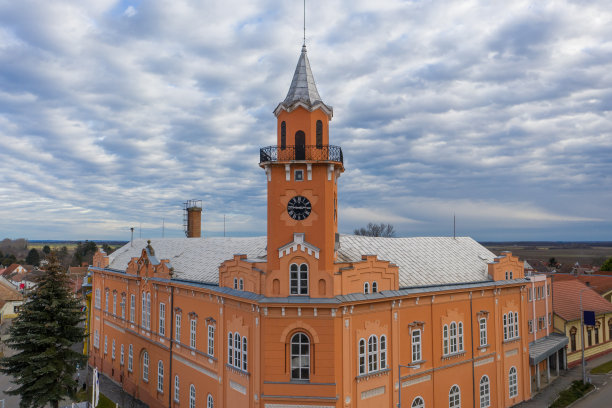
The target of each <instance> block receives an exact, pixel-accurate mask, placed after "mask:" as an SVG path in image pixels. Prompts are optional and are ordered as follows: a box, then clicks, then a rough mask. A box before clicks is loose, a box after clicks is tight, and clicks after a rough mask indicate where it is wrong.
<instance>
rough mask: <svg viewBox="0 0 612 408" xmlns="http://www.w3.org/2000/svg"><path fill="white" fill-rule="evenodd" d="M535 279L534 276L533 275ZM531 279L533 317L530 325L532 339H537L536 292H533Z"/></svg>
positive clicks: (533, 285) (533, 286) (533, 283)
mask: <svg viewBox="0 0 612 408" xmlns="http://www.w3.org/2000/svg"><path fill="white" fill-rule="evenodd" d="M533 278H534V279H535V276H534V277H533ZM534 279H532V280H531V308H532V310H533V316H532V317H533V319H532V322H531V327H532V329H533V341H536V340H537V339H538V325H537V324H536V308H535V304H536V294H535V281H534Z"/></svg>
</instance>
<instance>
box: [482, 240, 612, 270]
mask: <svg viewBox="0 0 612 408" xmlns="http://www.w3.org/2000/svg"><path fill="white" fill-rule="evenodd" d="M483 245H484V246H486V247H487V248H488V249H489V250H490V251H491V252H493V253H495V254H497V255H499V254H500V253H501V252H502V251H511V252H512V254H513V255H516V256H518V257H519V258H520V259H523V260H525V259H539V260H542V261H548V260H549V259H550V258H555V259H556V260H557V262H560V263H562V264H568V263H571V264H574V263H576V262H579V263H581V264H594V265H597V266H599V265H601V264H602V263H603V262H604V261H605V260H606V259H608V258H611V257H612V243H606V244H605V246H604V245H602V246H599V245H601V244H598V245H589V244H575V243H559V244H554V243H546V244H545V245H517V244H511V243H502V244H497V243H484V244H483Z"/></svg>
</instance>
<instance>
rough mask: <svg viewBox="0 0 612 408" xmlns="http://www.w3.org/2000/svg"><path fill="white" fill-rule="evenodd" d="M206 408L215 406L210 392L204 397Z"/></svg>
mask: <svg viewBox="0 0 612 408" xmlns="http://www.w3.org/2000/svg"><path fill="white" fill-rule="evenodd" d="M206 408H215V401H214V400H213V396H212V394H208V397H206Z"/></svg>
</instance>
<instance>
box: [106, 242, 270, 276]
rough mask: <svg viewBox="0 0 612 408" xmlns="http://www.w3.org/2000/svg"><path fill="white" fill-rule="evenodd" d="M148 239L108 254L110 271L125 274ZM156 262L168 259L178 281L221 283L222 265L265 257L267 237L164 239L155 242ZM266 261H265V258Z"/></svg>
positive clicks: (153, 243)
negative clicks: (239, 256)
mask: <svg viewBox="0 0 612 408" xmlns="http://www.w3.org/2000/svg"><path fill="white" fill-rule="evenodd" d="M146 246H147V240H145V239H135V240H134V241H133V242H132V243H129V242H128V243H127V244H125V245H124V246H123V247H121V248H119V249H117V250H116V251H115V252H113V253H112V254H110V255H109V261H110V264H109V268H111V269H119V270H122V271H125V269H126V268H127V265H128V262H129V261H130V259H132V258H133V257H140V253H141V251H142V249H143V248H145V247H146ZM151 246H152V247H153V249H154V250H155V257H156V258H157V259H168V260H170V262H171V264H172V266H173V267H174V276H175V277H176V279H184V280H190V281H197V282H210V283H214V284H216V283H218V282H219V265H221V263H222V262H223V261H225V260H228V259H232V257H233V256H234V255H236V254H245V255H247V256H248V258H249V259H257V258H262V257H263V258H265V256H266V237H249V238H223V237H219V238H161V239H152V240H151ZM262 260H263V259H262Z"/></svg>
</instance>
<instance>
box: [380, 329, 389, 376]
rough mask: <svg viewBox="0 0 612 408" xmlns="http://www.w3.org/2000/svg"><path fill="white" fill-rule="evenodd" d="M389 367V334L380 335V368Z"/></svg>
mask: <svg viewBox="0 0 612 408" xmlns="http://www.w3.org/2000/svg"><path fill="white" fill-rule="evenodd" d="M385 368H387V336H384V335H383V336H380V369H381V370H384V369H385Z"/></svg>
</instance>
